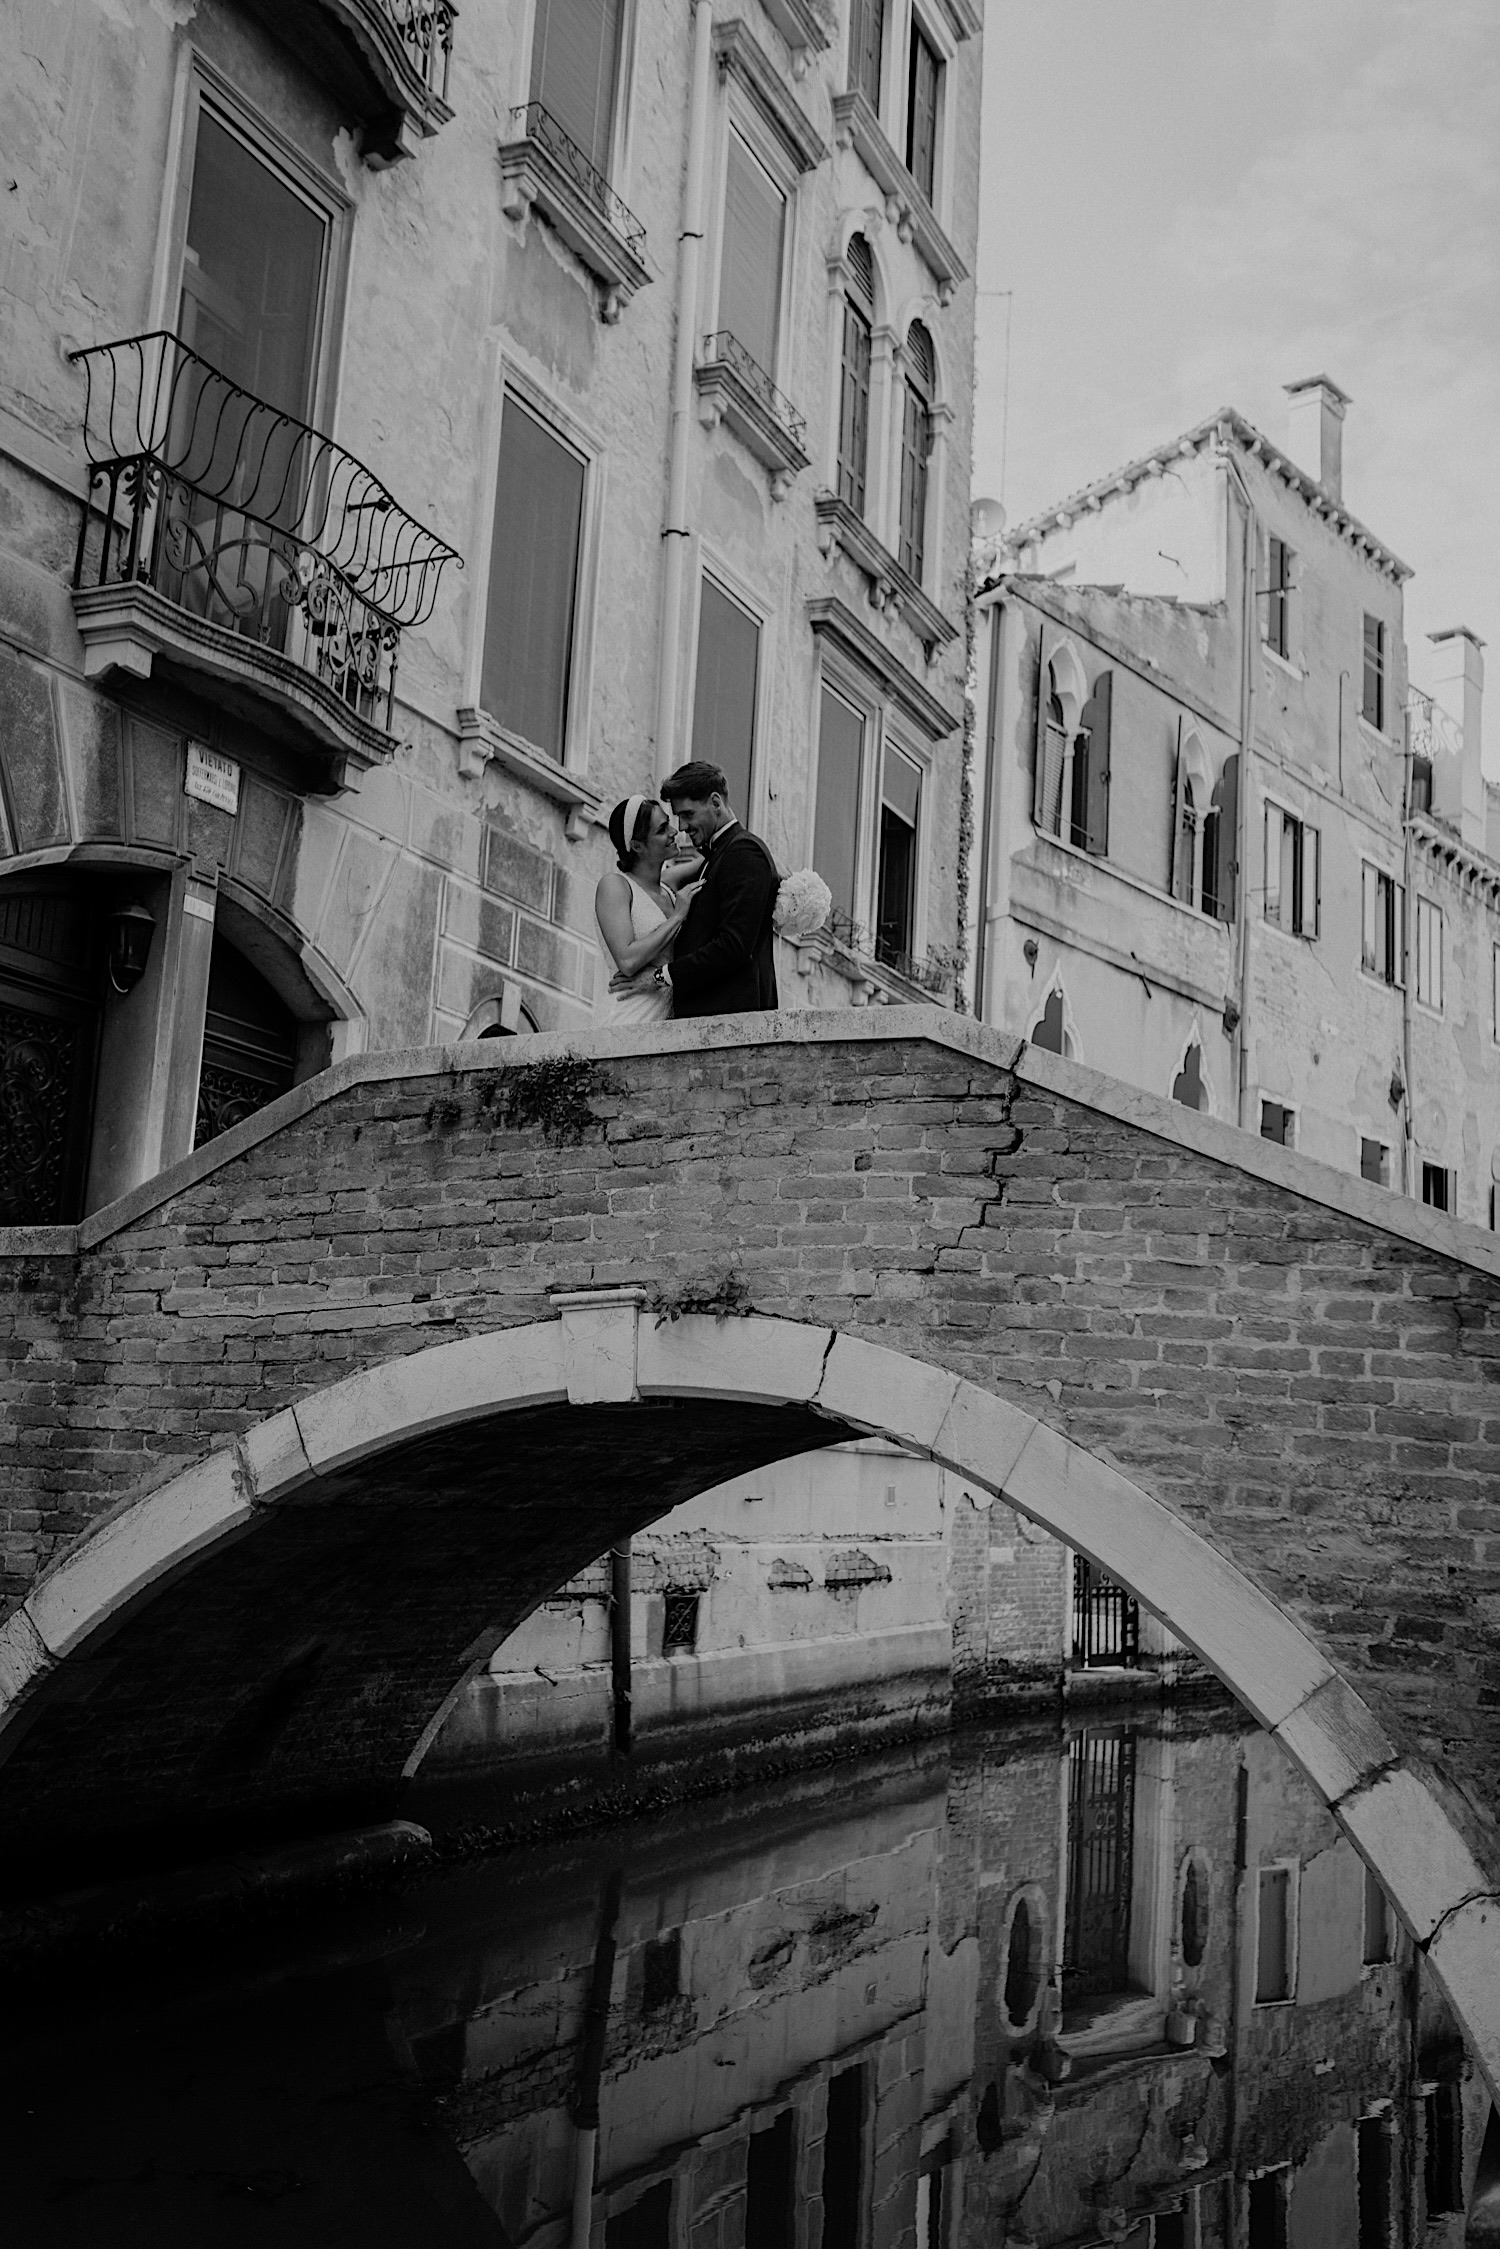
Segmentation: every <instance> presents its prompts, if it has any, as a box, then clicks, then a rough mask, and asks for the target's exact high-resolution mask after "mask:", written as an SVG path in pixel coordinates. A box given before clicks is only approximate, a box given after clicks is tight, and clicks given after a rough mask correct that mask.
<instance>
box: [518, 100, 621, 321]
mask: <svg viewBox="0 0 1500 2249" xmlns="http://www.w3.org/2000/svg"><path fill="white" fill-rule="evenodd" d="M512 117H513V121H514V124H515V136H514V138H513V139H511V140H508V141H505V142H502V144H501V148H500V176H501V180H502V181H503V183H504V192H503V197H502V202H501V208H502V210H503V211H504V212H505V215H506V217H507V218H509V219H514V220H516V221H517V223H518V224H522V225H524V223H525V221H526V220H527V219H528V218H529V217H530V215H531V213H532V211H533V210H535V211H537V212H538V213H539V214H540V216H541V217H542V218H543V219H545V220H546V222H547V224H548V226H550V227H551V229H552V231H553V233H554V234H556V235H557V236H558V237H559V238H560V239H561V240H562V241H564V242H566V244H567V245H568V248H569V249H570V250H571V251H572V253H573V255H574V257H575V258H577V260H578V262H579V264H580V265H581V266H582V267H583V268H584V270H585V272H587V273H589V274H591V275H592V276H593V278H594V279H595V281H597V282H598V284H599V309H600V315H601V317H602V318H603V319H604V320H606V321H608V322H614V321H616V320H618V319H619V317H620V313H621V311H622V309H623V307H624V306H625V305H626V304H627V303H628V302H629V300H630V298H632V297H633V296H634V295H635V292H636V291H637V289H640V288H642V287H644V285H645V284H646V282H648V281H649V280H650V279H651V275H650V272H649V270H648V268H647V265H646V229H645V228H644V227H643V226H642V224H641V222H640V220H639V219H638V218H637V217H636V215H635V213H634V212H633V211H632V210H631V209H630V208H629V206H628V205H627V204H625V203H622V202H621V200H620V198H619V196H618V195H616V193H615V191H614V189H613V188H612V187H611V186H610V184H609V182H608V180H607V179H606V178H605V177H604V174H603V173H602V172H601V171H599V170H598V169H597V168H596V167H595V166H594V165H593V164H591V163H590V162H589V160H588V158H587V157H586V156H585V155H584V153H583V150H582V149H581V148H580V147H579V146H578V144H577V142H576V141H573V140H570V139H569V137H568V135H567V134H566V133H565V132H564V131H563V129H562V127H561V125H559V124H558V122H557V119H556V118H555V117H554V116H553V115H552V113H551V111H550V110H548V109H546V108H544V107H543V105H542V104H541V103H540V102H523V103H521V104H520V106H519V107H518V108H517V109H516V110H514V111H513V112H512Z"/></svg>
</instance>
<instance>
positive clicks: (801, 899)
mask: <svg viewBox="0 0 1500 2249" xmlns="http://www.w3.org/2000/svg"><path fill="white" fill-rule="evenodd" d="M832 906H833V892H832V891H831V890H830V889H829V887H828V885H827V883H826V882H825V881H824V880H823V877H822V876H821V875H820V874H817V873H815V872H814V870H813V869H812V868H811V867H799V868H798V869H797V872H796V873H795V874H793V875H783V876H782V878H781V888H780V889H779V890H778V891H777V893H776V910H775V912H774V913H773V915H772V916H771V926H772V928H773V929H774V930H775V932H776V934H777V936H778V937H811V935H812V933H813V931H814V930H815V929H821V928H822V926H823V924H824V922H825V921H827V919H828V916H829V912H830V911H831V909H832Z"/></svg>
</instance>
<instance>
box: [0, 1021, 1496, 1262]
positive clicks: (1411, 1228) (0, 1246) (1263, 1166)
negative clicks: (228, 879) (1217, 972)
mask: <svg viewBox="0 0 1500 2249" xmlns="http://www.w3.org/2000/svg"><path fill="white" fill-rule="evenodd" d="M893 1039H894V1040H899V1039H910V1040H912V1041H923V1042H925V1043H927V1044H928V1045H931V1046H936V1047H940V1048H943V1049H945V1050H946V1051H947V1052H949V1053H951V1054H953V1055H954V1056H956V1057H961V1058H962V1059H964V1060H966V1061H974V1062H982V1063H985V1064H988V1065H989V1066H990V1067H992V1068H994V1069H999V1070H1007V1071H1011V1072H1013V1073H1014V1074H1015V1075H1016V1077H1018V1078H1019V1079H1020V1081H1021V1082H1022V1084H1025V1085H1034V1086H1037V1087H1039V1088H1040V1089H1041V1090H1042V1091H1044V1092H1047V1093H1055V1094H1059V1095H1061V1096H1062V1097H1063V1098H1064V1099H1066V1100H1069V1101H1075V1102H1077V1103H1078V1104H1079V1105H1080V1106H1081V1107H1083V1108H1088V1109H1094V1110H1097V1111H1098V1112H1099V1113H1100V1114H1101V1115H1102V1116H1107V1117H1112V1118H1114V1119H1116V1120H1117V1121H1118V1122H1120V1123H1122V1124H1129V1125H1134V1126H1136V1127H1137V1128H1138V1129H1139V1130H1140V1131H1142V1132H1148V1133H1151V1134H1153V1135H1154V1136H1155V1138H1157V1139H1159V1140H1163V1141H1167V1142H1169V1143H1171V1144H1173V1145H1175V1146H1177V1147H1180V1148H1187V1149H1191V1150H1193V1151H1194V1152H1195V1153H1197V1154H1198V1155H1201V1156H1207V1157H1209V1158H1210V1159H1211V1160H1212V1161H1214V1162H1216V1163H1222V1164H1228V1165H1231V1166H1233V1167H1234V1168H1235V1169H1237V1170H1239V1171H1242V1172H1245V1173H1247V1174H1248V1175H1249V1176H1250V1177H1252V1178H1256V1179H1263V1180H1265V1181H1266V1182H1267V1183H1268V1184H1269V1185H1271V1186H1274V1187H1282V1188H1285V1189H1287V1190H1288V1191H1289V1192H1290V1193H1292V1194H1295V1195H1299V1196H1301V1197H1302V1198H1303V1199H1304V1200H1305V1201H1307V1202H1310V1203H1314V1204H1318V1205H1320V1206H1322V1207H1323V1208H1324V1209H1327V1210H1333V1211H1337V1212H1339V1213H1340V1215H1341V1216H1343V1217H1346V1218H1354V1219H1358V1220H1360V1221H1361V1222H1362V1223H1363V1224H1365V1225H1368V1226H1375V1227H1378V1228H1379V1229H1380V1230H1381V1231H1382V1232H1383V1233H1386V1234H1390V1235H1394V1236H1395V1237H1396V1238H1397V1239H1398V1240H1403V1241H1408V1242H1410V1243H1412V1244H1413V1246H1414V1247H1416V1248H1419V1249H1424V1250H1429V1251H1432V1252H1434V1253H1435V1254H1436V1255H1438V1256H1440V1257H1451V1258H1453V1259H1454V1260H1456V1261H1457V1262H1458V1263H1459V1264H1463V1265H1469V1266H1472V1267H1474V1268H1476V1269H1477V1270H1478V1271H1480V1272H1484V1273H1490V1274H1493V1275H1495V1276H1496V1277H1497V1278H1500V1235H1497V1234H1493V1233H1491V1232H1490V1231H1489V1229H1488V1228H1487V1227H1483V1226H1475V1225H1472V1224H1470V1223H1469V1222H1468V1221H1467V1220H1464V1219H1460V1218H1452V1217H1449V1216H1448V1215H1447V1214H1446V1213H1444V1212H1441V1211H1435V1210H1431V1209H1429V1208H1428V1207H1427V1206H1426V1205H1425V1204H1423V1203H1418V1202H1414V1201H1413V1200H1412V1199H1411V1198H1410V1196H1407V1195H1402V1194H1398V1193H1396V1192H1394V1191H1393V1190H1392V1189H1391V1188H1389V1187H1376V1186H1373V1185H1371V1184H1370V1182H1369V1181H1367V1180H1364V1179H1356V1178H1354V1177H1353V1176H1352V1175H1351V1174H1350V1173H1347V1172H1342V1171H1339V1170H1336V1169H1335V1167H1334V1166H1333V1165H1332V1164H1325V1163H1320V1162H1318V1161H1317V1159H1316V1158H1315V1157H1312V1156H1306V1155H1302V1154H1300V1153H1299V1152H1298V1151H1297V1150H1296V1149H1294V1148H1283V1147H1280V1146H1278V1145H1277V1144H1276V1143H1275V1142H1274V1141H1270V1140H1262V1139H1261V1138H1260V1136H1259V1135H1258V1134H1256V1133H1251V1132H1247V1131H1244V1130H1242V1129H1241V1128H1240V1127H1239V1126H1238V1125H1232V1124H1225V1123H1222V1122H1221V1121H1220V1120H1219V1119H1218V1118H1216V1117H1205V1116H1202V1115H1200V1114H1199V1113H1198V1112H1197V1111H1195V1110H1192V1109H1185V1108H1184V1107H1183V1106H1182V1104H1181V1103H1180V1102H1176V1101H1168V1100H1166V1099H1164V1098H1163V1096H1162V1095H1160V1094H1155V1093H1147V1092H1145V1091H1143V1090H1142V1089H1141V1088H1140V1087H1138V1086H1132V1085H1127V1084H1125V1082H1124V1081H1123V1080H1122V1079H1119V1078H1110V1077H1106V1076H1105V1075H1104V1074H1103V1072H1102V1071H1099V1070H1089V1069H1085V1068H1084V1066H1083V1065H1082V1064H1081V1063H1078V1062H1067V1061H1064V1060H1063V1059H1062V1058H1061V1056H1059V1055H1055V1054H1051V1053H1048V1052H1047V1051H1046V1050H1045V1049H1043V1048H1040V1047H1035V1046H1031V1045H1029V1044H1028V1043H1027V1041H1026V1040H1025V1039H1023V1038H1019V1037H1017V1036H1016V1035H1015V1034H1014V1033H1012V1032H1009V1031H997V1030H994V1029H992V1028H991V1027H990V1026H989V1025H987V1024H983V1023H978V1022H976V1021H975V1020H974V1018H973V1017H972V1016H967V1015H955V1014H954V1013H952V1012H951V1010H949V1009H947V1008H941V1007H880V1008H838V1009H834V1008H829V1009H816V1010H814V1009H784V1010H782V1011H781V1012H779V1013H775V1014H769V1013H768V1014H746V1015H723V1016H709V1017H702V1018H699V1019H696V1020H694V1021H692V1022H688V1023H661V1024H652V1025H650V1026H646V1027H641V1028H639V1029H628V1028H625V1027H621V1026H610V1027H606V1028H601V1029H600V1030H597V1031H586V1032H566V1033H563V1032H556V1033H548V1034H538V1035H537V1036H535V1037H532V1036H527V1037H526V1038H524V1039H516V1040H510V1039H507V1040H504V1041H500V1040H494V1039H486V1040H483V1041H480V1040H470V1041H468V1042H466V1043H465V1044H464V1045H462V1046H436V1047H434V1046H427V1047H406V1048H393V1049H391V1050H390V1051H389V1052H385V1053H381V1052H376V1053H366V1054H359V1055H351V1056H350V1057H349V1059H348V1060H346V1061H343V1062H336V1063H335V1064H334V1065H333V1067H332V1068H331V1069H328V1070H324V1071H321V1072H320V1073H319V1075H318V1076H317V1077H313V1078H308V1079H306V1080H305V1081H304V1083H303V1084H301V1085H299V1086H294V1087H293V1088H292V1090H291V1092H290V1093H284V1094H282V1095H281V1096H280V1098H279V1099H278V1100H276V1101H272V1102H269V1103H268V1104H267V1105H266V1107H265V1108H264V1109H258V1110H257V1111H256V1112H255V1114H254V1115H253V1116H250V1117H247V1118H246V1119H245V1120H244V1122H243V1123H242V1124H238V1125H235V1126H233V1127H232V1128H231V1129H230V1130H229V1131H228V1132H225V1133H221V1134H220V1135H219V1137H218V1138H217V1139H216V1140H213V1141H211V1142H210V1144H209V1145H208V1147H206V1148H201V1149H198V1150H195V1152H194V1153H193V1154H192V1155H190V1156H184V1157H183V1158H182V1160H181V1162H179V1163H175V1164H171V1165H169V1166H168V1168H167V1169H166V1170H165V1171H161V1172H158V1173H157V1174H156V1175H155V1177H154V1178H151V1179H148V1180H145V1181H143V1183H142V1184H141V1185H140V1186H139V1187H135V1188H132V1190H131V1191H130V1193H129V1194H128V1195H122V1196H120V1198H119V1199H118V1201H116V1202H112V1203H107V1204H106V1205H105V1206H104V1207H103V1209H101V1210H97V1211H94V1212H92V1213H91V1214H90V1215H89V1216H88V1217H87V1218H85V1219H82V1220H81V1221H80V1222H79V1223H78V1224H77V1225H75V1226H0V1258H3V1257H71V1256H74V1255H76V1254H77V1253H78V1252H79V1251H81V1250H88V1249H93V1248H94V1247H95V1246H96V1245H97V1244H98V1243H100V1242H103V1241H106V1240H108V1238H109V1237H110V1235H112V1234H117V1233H119V1232H121V1231H122V1230H123V1229H124V1228H125V1227H127V1226H130V1225H133V1224H134V1223H135V1221H136V1220H137V1219H138V1218H142V1217H144V1216H145V1215H146V1213H147V1212H148V1211H152V1210H158V1209H160V1208H161V1207H162V1205H164V1204H166V1203H169V1202H170V1201H171V1200H172V1198H173V1197H174V1196H176V1195H179V1194H181V1193H182V1192H183V1190H184V1189H185V1188H189V1187H193V1186H195V1185H196V1184H197V1182H198V1181H199V1180H200V1179H205V1178H207V1177H208V1176H209V1174H210V1173H212V1172H215V1171H218V1170H220V1169H221V1168H222V1167H223V1166H224V1165H225V1164H230V1163H233V1162H234V1161H235V1160H236V1158H237V1157H240V1156H243V1155H245V1154H246V1153H248V1151H249V1150H250V1149H252V1148H255V1147H257V1146H259V1144H260V1143H261V1142H262V1141H264V1140H268V1139H269V1138H270V1137H271V1136H272V1134H274V1133H277V1132H279V1131H281V1130H282V1129H283V1128H284V1127H285V1126H287V1125H290V1124H294V1123H295V1122H296V1121H297V1119H298V1118H300V1117H305V1116H307V1115H308V1114H309V1113H310V1112H311V1111H312V1110H314V1109H317V1108H319V1107H321V1106H322V1105H323V1104H324V1103H326V1102H329V1101H333V1100H336V1099H337V1097H338V1096H339V1095H340V1094H341V1093H344V1092H346V1091H347V1090H348V1089H349V1088H350V1087H353V1086H364V1085H380V1084H385V1083H394V1082H396V1081H398V1080H409V1079H412V1078H442V1077H456V1076H464V1075H466V1074H468V1073H469V1072H473V1071H479V1072H487V1071H494V1070H520V1069H526V1068H534V1067H535V1066H536V1065H537V1064H539V1063H547V1062H561V1061H567V1060H571V1059H578V1060H582V1061H590V1062H608V1061H611V1060H615V1059H623V1058H624V1057H626V1056H629V1055H656V1054H681V1055H685V1056H691V1055H694V1054H708V1053H723V1052H725V1051H726V1050H733V1049H734V1048H736V1047H744V1048H756V1047H765V1046H858V1045H881V1044H885V1043H888V1042H889V1041H891V1040H893Z"/></svg>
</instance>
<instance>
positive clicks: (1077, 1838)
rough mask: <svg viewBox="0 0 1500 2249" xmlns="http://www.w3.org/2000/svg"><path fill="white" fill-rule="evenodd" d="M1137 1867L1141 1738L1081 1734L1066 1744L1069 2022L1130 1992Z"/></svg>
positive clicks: (1066, 1986) (1065, 1998)
mask: <svg viewBox="0 0 1500 2249" xmlns="http://www.w3.org/2000/svg"><path fill="white" fill-rule="evenodd" d="M1134 1870H1135V1736H1134V1734H1112V1733H1106V1732H1103V1731H1100V1732H1093V1731H1089V1732H1086V1733H1080V1734H1075V1735H1074V1737H1073V1739H1072V1740H1071V1741H1070V1742H1069V1744H1068V1876H1067V1882H1068V1886H1067V1892H1066V1896H1067V1922H1066V1925H1065V1928H1064V1933H1063V1947H1062V1952H1063V1960H1062V1972H1063V2008H1064V2014H1063V2022H1064V2026H1065V2027H1066V2028H1073V2027H1075V2026H1076V2024H1077V2023H1078V2020H1079V2013H1080V2011H1081V2013H1082V2016H1083V2018H1084V2019H1085V2020H1086V2019H1087V2018H1088V2016H1089V2015H1090V2014H1091V2013H1092V2012H1093V2011H1094V2010H1093V2009H1092V2008H1091V2007H1090V2006H1089V2004H1088V2003H1089V2002H1090V2001H1091V2000H1097V1999H1099V1998H1101V1997H1103V1996H1106V1995H1107V1994H1109V1993H1112V1992H1122V1991H1127V1990H1128V1989H1129V1988H1130V1901H1131V1891H1132V1888H1133V1883H1134Z"/></svg>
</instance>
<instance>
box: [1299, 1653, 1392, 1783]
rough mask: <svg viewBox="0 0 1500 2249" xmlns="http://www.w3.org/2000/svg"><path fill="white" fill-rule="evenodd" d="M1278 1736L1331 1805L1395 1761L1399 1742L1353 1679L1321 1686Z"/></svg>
mask: <svg viewBox="0 0 1500 2249" xmlns="http://www.w3.org/2000/svg"><path fill="white" fill-rule="evenodd" d="M1276 1739H1277V1740H1278V1741H1279V1742H1280V1743H1281V1746H1282V1748H1283V1749H1284V1750H1285V1751H1286V1753H1287V1755H1288V1756H1289V1757H1290V1758H1291V1759H1292V1760H1293V1762H1294V1763H1295V1764H1298V1765H1300V1766H1301V1767H1302V1770H1303V1772H1304V1773H1306V1775H1307V1777H1308V1779H1309V1780H1310V1781H1311V1782H1312V1784H1313V1786H1314V1788H1316V1789H1317V1790H1318V1792H1319V1794H1320V1795H1321V1796H1323V1797H1324V1798H1325V1799H1326V1801H1327V1802H1328V1803H1330V1804H1337V1803H1338V1802H1339V1800H1340V1799H1341V1798H1342V1797H1345V1796H1347V1795H1348V1794H1349V1791H1350V1790H1351V1789H1352V1788H1358V1786H1359V1785H1360V1783H1361V1781H1364V1780H1369V1779H1370V1778H1372V1776H1373V1775H1374V1774H1376V1773H1378V1772H1379V1771H1380V1770H1381V1768H1382V1767H1383V1766H1386V1765H1390V1764H1393V1763H1394V1762H1395V1757H1396V1745H1395V1743H1394V1742H1393V1741H1392V1740H1391V1739H1390V1737H1389V1735H1388V1734H1387V1733H1386V1732H1385V1730H1384V1729H1383V1727H1382V1726H1381V1725H1380V1724H1379V1723H1378V1721H1377V1719H1376V1717H1375V1713H1374V1712H1373V1711H1372V1710H1371V1709H1370V1707H1369V1705H1368V1703H1365V1702H1362V1701H1361V1700H1360V1698H1359V1696H1358V1695H1357V1694H1356V1693H1355V1692H1354V1689H1353V1688H1352V1687H1351V1686H1350V1685H1349V1684H1348V1682H1347V1680H1344V1679H1340V1678H1337V1677H1335V1678H1332V1679H1329V1680H1326V1681H1325V1682H1324V1684H1323V1685H1322V1686H1321V1687H1318V1688H1315V1689H1314V1691H1313V1693H1312V1694H1310V1695H1309V1696H1308V1698H1307V1700H1306V1702H1302V1703H1299V1704H1298V1705H1297V1708H1296V1709H1295V1710H1294V1711H1293V1712H1292V1714H1291V1716H1290V1717H1289V1718H1285V1719H1283V1720H1282V1722H1281V1724H1280V1725H1279V1726H1278V1727H1277V1728H1276Z"/></svg>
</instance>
